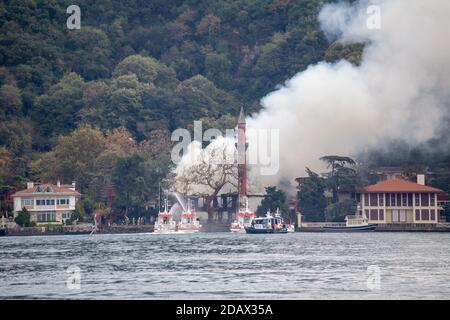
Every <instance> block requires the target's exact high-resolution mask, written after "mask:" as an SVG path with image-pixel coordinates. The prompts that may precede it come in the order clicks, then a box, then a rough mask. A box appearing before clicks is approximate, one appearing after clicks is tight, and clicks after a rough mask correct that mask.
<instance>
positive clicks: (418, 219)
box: [416, 209, 420, 221]
mask: <svg viewBox="0 0 450 320" xmlns="http://www.w3.org/2000/svg"><path fill="white" fill-rule="evenodd" d="M416 221H420V210H419V209H416Z"/></svg>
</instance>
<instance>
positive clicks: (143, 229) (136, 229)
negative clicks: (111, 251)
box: [96, 224, 154, 234]
mask: <svg viewBox="0 0 450 320" xmlns="http://www.w3.org/2000/svg"><path fill="white" fill-rule="evenodd" d="M153 230H154V228H153V225H150V224H146V225H139V226H109V227H108V226H101V227H100V228H99V230H98V231H97V232H96V233H101V234H110V233H111V234H117V233H148V232H153Z"/></svg>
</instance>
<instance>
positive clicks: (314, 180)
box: [296, 168, 327, 221]
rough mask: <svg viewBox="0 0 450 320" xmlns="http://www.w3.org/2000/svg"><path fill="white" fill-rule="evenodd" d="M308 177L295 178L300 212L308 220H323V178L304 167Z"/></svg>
mask: <svg viewBox="0 0 450 320" xmlns="http://www.w3.org/2000/svg"><path fill="white" fill-rule="evenodd" d="M306 172H307V174H308V177H306V178H297V179H296V181H297V183H298V185H297V189H298V192H297V199H298V202H299V207H300V213H301V214H302V215H303V216H304V217H305V218H306V220H309V221H325V207H326V206H327V200H326V198H325V195H324V192H325V185H326V182H325V179H324V178H322V177H320V176H319V175H318V174H317V173H315V172H313V171H311V170H310V169H309V168H306Z"/></svg>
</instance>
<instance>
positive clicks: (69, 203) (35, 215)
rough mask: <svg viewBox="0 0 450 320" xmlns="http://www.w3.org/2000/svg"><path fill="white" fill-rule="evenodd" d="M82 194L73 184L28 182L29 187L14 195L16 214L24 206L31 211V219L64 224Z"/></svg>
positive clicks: (41, 222) (39, 222) (40, 222)
mask: <svg viewBox="0 0 450 320" xmlns="http://www.w3.org/2000/svg"><path fill="white" fill-rule="evenodd" d="M80 197H81V194H80V193H79V192H78V191H76V189H75V182H73V183H72V184H71V185H64V184H61V183H60V182H59V181H58V183H57V184H56V185H54V184H48V183H46V184H35V183H33V182H28V183H27V188H26V189H23V190H19V191H17V192H16V193H14V194H13V195H12V198H13V199H14V216H17V214H18V212H19V211H21V210H22V208H26V209H27V210H28V212H29V213H30V220H31V221H34V222H36V224H37V225H39V224H62V223H63V221H65V220H68V219H70V217H71V215H72V213H73V212H74V211H75V204H76V202H77V201H78V200H79V199H80Z"/></svg>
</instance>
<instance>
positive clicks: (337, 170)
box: [320, 155, 356, 203]
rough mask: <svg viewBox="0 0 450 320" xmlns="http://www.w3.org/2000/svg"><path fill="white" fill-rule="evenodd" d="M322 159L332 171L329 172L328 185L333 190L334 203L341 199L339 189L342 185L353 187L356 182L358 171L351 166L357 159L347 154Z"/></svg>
mask: <svg viewBox="0 0 450 320" xmlns="http://www.w3.org/2000/svg"><path fill="white" fill-rule="evenodd" d="M320 160H322V161H324V162H325V163H326V164H327V168H329V169H330V172H329V173H328V174H327V185H328V187H329V188H330V189H331V190H332V192H333V203H337V202H338V201H339V195H338V191H339V188H341V187H351V186H352V185H353V186H354V185H355V184H356V171H355V170H354V169H352V168H350V167H349V166H350V165H355V164H356V163H355V161H354V160H353V159H352V158H350V157H345V156H336V155H330V156H323V157H321V158H320Z"/></svg>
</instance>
